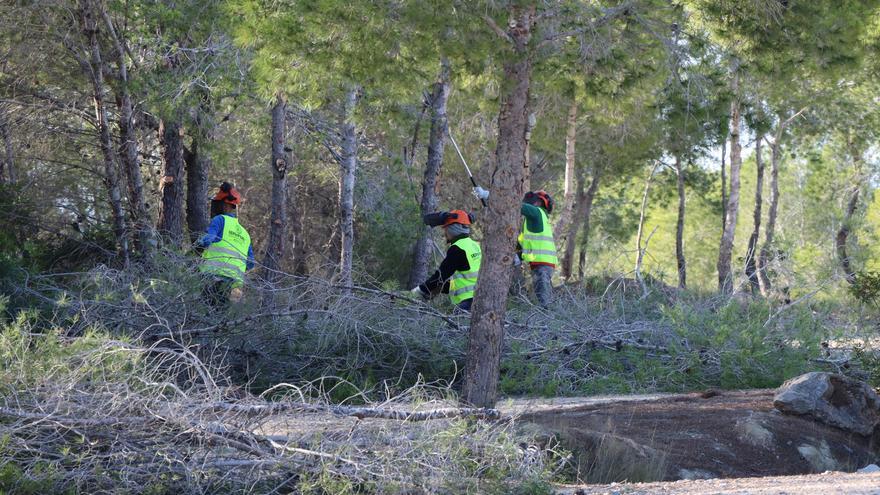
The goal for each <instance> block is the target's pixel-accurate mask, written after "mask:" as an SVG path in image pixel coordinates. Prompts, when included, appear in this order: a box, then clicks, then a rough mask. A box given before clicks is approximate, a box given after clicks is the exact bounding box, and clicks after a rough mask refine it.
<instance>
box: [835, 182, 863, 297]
mask: <svg viewBox="0 0 880 495" xmlns="http://www.w3.org/2000/svg"><path fill="white" fill-rule="evenodd" d="M860 189H861V187H860V186H859V185H856V186H854V187H853V188H852V192H850V195H849V201H848V202H847V206H846V212H845V213H844V217H843V223H842V224H841V226H840V229H839V230H838V231H837V236H836V238H835V243H834V244H835V246H836V248H837V259H838V260H839V261H840V268H842V269H843V275H844V277H845V278H846V281H847V282H848V283H849V284H850V285H852V284H853V283H855V281H856V272H855V270H854V269H853V267H852V261H851V260H850V258H849V254H848V253H847V249H846V242H847V239H848V238H849V234H850V232H851V231H852V226H851V224H852V218H853V216H854V215H855V212H856V209H857V208H858V205H859V192H860Z"/></svg>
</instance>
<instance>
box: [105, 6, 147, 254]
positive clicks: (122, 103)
mask: <svg viewBox="0 0 880 495" xmlns="http://www.w3.org/2000/svg"><path fill="white" fill-rule="evenodd" d="M101 16H102V17H103V19H104V26H105V27H106V28H107V32H108V33H110V39H111V40H112V41H113V46H114V55H115V58H116V66H117V72H116V73H117V74H118V79H119V81H118V84H117V87H116V106H117V107H118V109H119V139H120V145H119V148H120V150H121V153H120V156H121V158H122V169H123V171H124V172H125V178H126V182H127V184H128V203H129V205H130V206H129V208H130V210H131V218H132V222H133V224H134V225H133V228H134V230H135V241H136V247H137V249H138V250H139V251H140V252H141V254H143V255H145V256H146V257H148V258H149V257H150V256H151V252H152V250H153V247H154V242H155V241H154V239H153V228H152V225H151V223H152V222H150V211H149V209H148V208H147V201H146V197H145V193H144V179H143V175H142V174H141V166H140V159H139V156H140V153H139V150H138V140H137V133H136V130H135V124H134V105H133V104H132V101H131V93H130V91H129V78H128V62H127V61H126V59H125V48H124V46H123V45H122V41H121V40H120V39H119V37H118V36H117V34H116V29H115V28H114V27H113V21H112V19H111V18H110V14H109V13H108V12H107V11H106V9H103V8H102V11H101Z"/></svg>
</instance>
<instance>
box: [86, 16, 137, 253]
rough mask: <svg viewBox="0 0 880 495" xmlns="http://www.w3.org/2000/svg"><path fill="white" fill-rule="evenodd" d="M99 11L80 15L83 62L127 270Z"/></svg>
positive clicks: (126, 243) (115, 231)
mask: <svg viewBox="0 0 880 495" xmlns="http://www.w3.org/2000/svg"><path fill="white" fill-rule="evenodd" d="M97 15H98V14H97V9H96V8H95V6H94V5H93V4H92V2H90V1H86V2H83V4H82V9H81V11H80V16H81V19H80V21H81V23H82V29H83V34H84V36H85V38H86V40H87V42H88V48H89V61H88V62H86V61H85V60H81V63H82V65H84V67H83V68H84V70H85V71H86V76H87V77H88V78H89V79H90V81H91V83H92V90H93V100H94V105H95V120H96V121H97V124H98V137H99V140H100V145H101V154H102V155H103V158H104V182H105V184H106V186H107V192H108V193H109V197H110V208H111V211H112V215H113V233H114V235H115V236H116V242H117V243H118V244H119V254H120V257H121V258H122V261H123V264H124V265H125V266H128V263H129V259H130V249H129V245H128V237H127V233H126V225H125V210H124V208H123V206H122V192H121V190H120V187H119V182H120V181H119V170H118V164H117V160H118V158H117V156H116V151H115V149H114V147H113V138H112V136H111V134H110V117H109V114H108V111H107V104H106V87H105V84H104V71H105V70H106V67H105V65H104V60H103V59H102V56H101V48H100V45H99V43H98V20H97Z"/></svg>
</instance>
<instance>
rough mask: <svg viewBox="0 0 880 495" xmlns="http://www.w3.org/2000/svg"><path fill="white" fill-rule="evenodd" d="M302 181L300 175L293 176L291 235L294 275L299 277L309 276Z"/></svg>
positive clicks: (290, 213) (290, 214)
mask: <svg viewBox="0 0 880 495" xmlns="http://www.w3.org/2000/svg"><path fill="white" fill-rule="evenodd" d="M301 184H302V180H301V178H300V177H299V174H298V173H295V174H294V176H293V190H294V193H293V201H288V203H289V204H290V212H289V213H288V216H289V217H290V234H291V236H292V238H293V239H292V242H291V250H292V251H293V252H292V258H293V274H294V275H296V276H299V277H304V276H306V275H308V264H307V263H306V258H307V257H308V251H307V246H306V242H305V241H306V238H305V235H304V231H303V218H304V215H305V204H304V203H303V202H302V197H303V195H302V194H299V190H300V188H301Z"/></svg>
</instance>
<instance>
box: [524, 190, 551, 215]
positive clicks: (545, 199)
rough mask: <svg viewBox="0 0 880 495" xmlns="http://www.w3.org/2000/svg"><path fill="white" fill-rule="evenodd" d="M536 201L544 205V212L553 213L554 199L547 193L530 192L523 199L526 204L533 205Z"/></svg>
mask: <svg viewBox="0 0 880 495" xmlns="http://www.w3.org/2000/svg"><path fill="white" fill-rule="evenodd" d="M535 199H537V200H538V201H540V202H541V203H544V210H545V211H546V212H547V213H552V212H553V198H551V197H550V195H549V194H547V193H546V192H545V191H529V192H527V193H526V195H525V197H523V201H525V202H526V203H531V202H532V201H534V200H535Z"/></svg>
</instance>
